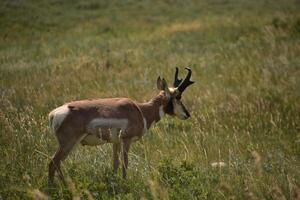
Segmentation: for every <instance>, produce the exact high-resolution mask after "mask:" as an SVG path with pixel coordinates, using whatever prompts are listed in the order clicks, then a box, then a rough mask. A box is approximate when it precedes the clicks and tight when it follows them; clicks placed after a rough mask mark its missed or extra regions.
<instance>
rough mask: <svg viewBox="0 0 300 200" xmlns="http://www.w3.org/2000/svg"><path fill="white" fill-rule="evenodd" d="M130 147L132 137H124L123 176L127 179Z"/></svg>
mask: <svg viewBox="0 0 300 200" xmlns="http://www.w3.org/2000/svg"><path fill="white" fill-rule="evenodd" d="M129 147H130V139H123V141H122V153H123V156H122V161H123V162H122V176H123V178H124V179H125V178H126V170H127V167H128V152H129Z"/></svg>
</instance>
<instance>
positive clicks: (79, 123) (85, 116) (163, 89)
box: [48, 67, 194, 184]
mask: <svg viewBox="0 0 300 200" xmlns="http://www.w3.org/2000/svg"><path fill="white" fill-rule="evenodd" d="M186 70H187V71H188V73H187V76H186V78H185V79H184V80H183V81H182V79H178V68H176V72H175V78H174V84H173V87H170V88H169V87H168V85H167V83H166V81H165V79H161V78H160V77H158V79H157V88H158V89H159V90H160V92H159V93H158V95H156V96H155V97H154V98H152V99H151V100H150V101H149V102H147V103H137V102H134V101H133V100H131V99H128V98H106V99H95V100H81V101H73V102H70V103H66V104H64V105H63V106H60V107H58V108H56V109H54V110H53V111H52V112H50V114H49V124H50V128H51V130H52V132H53V133H54V134H55V136H56V138H57V141H58V143H59V148H58V150H57V151H56V153H55V154H54V157H53V158H52V160H51V162H50V163H49V180H48V181H49V184H52V183H53V179H54V174H55V171H57V172H58V175H59V177H60V178H61V179H62V181H63V182H64V177H63V173H62V171H61V169H60V163H61V161H62V160H64V159H65V158H66V157H67V155H68V154H69V153H70V151H71V150H72V149H73V148H74V146H75V145H76V144H78V143H81V144H82V145H90V146H94V145H100V144H104V143H113V169H114V172H116V171H117V169H118V166H119V154H120V152H122V156H121V157H122V175H123V177H124V178H125V177H126V169H127V166H128V151H129V147H130V144H131V143H132V142H133V141H136V140H138V139H140V138H141V137H142V136H143V135H144V133H145V132H146V130H147V129H149V128H150V126H151V125H152V124H153V123H155V122H158V121H159V120H160V119H161V118H162V117H163V116H164V114H168V115H171V116H177V117H178V118H180V119H188V118H189V117H190V114H189V112H188V111H187V109H186V108H185V106H184V105H183V104H182V102H181V95H182V93H183V91H184V90H185V89H186V88H187V87H188V86H189V85H191V84H193V83H194V82H193V81H191V80H190V78H191V75H192V71H191V69H190V68H187V67H186Z"/></svg>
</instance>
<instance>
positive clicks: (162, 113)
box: [159, 106, 165, 118]
mask: <svg viewBox="0 0 300 200" xmlns="http://www.w3.org/2000/svg"><path fill="white" fill-rule="evenodd" d="M164 115H165V111H164V107H163V106H160V107H159V117H160V118H162V117H163V116H164Z"/></svg>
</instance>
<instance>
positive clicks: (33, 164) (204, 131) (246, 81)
mask: <svg viewBox="0 0 300 200" xmlns="http://www.w3.org/2000/svg"><path fill="white" fill-rule="evenodd" d="M0 13H2V14H1V16H0V40H1V42H0V92H1V93H0V132H1V134H0V157H1V162H0V199H1V198H2V199H24V198H35V199H46V198H48V197H51V198H53V199H71V198H73V199H76V198H83V199H297V198H298V199H299V196H300V189H299V187H300V182H299V180H300V167H299V166H300V157H299V155H300V148H299V146H300V145H299V140H300V134H299V131H300V128H299V127H300V104H299V102H300V88H299V85H300V68H299V66H300V60H299V55H300V45H299V44H300V43H299V41H300V40H299V39H300V15H299V13H300V12H299V5H298V4H297V2H296V1H295V2H294V1H286V0H280V1H276V3H275V2H273V1H268V0H264V1H244V0H239V1H238V0H227V1H224V0H210V1H184V2H183V1H174V2H173V1H138V2H135V1H131V0H129V1H126V2H122V1H110V2H109V3H108V2H105V1H93V0H89V1H39V2H35V1H3V2H2V5H1V7H0ZM187 65H188V66H191V67H192V68H193V71H194V74H193V80H194V81H195V82H196V84H194V85H193V86H191V87H190V88H189V89H187V91H186V92H185V94H184V97H183V101H184V103H185V104H186V105H187V107H188V108H189V110H190V111H191V114H192V118H191V119H190V120H188V121H180V120H178V119H173V118H170V117H166V118H164V119H163V120H161V121H160V122H159V123H158V124H156V125H155V126H154V127H152V129H151V130H150V131H149V132H148V133H147V134H146V135H145V136H144V138H143V139H142V140H141V141H139V142H136V143H135V144H133V146H132V149H131V151H130V157H129V159H130V161H129V163H130V166H129V170H128V172H129V175H128V179H127V180H122V178H121V177H120V175H113V173H112V170H111V162H112V161H111V157H112V156H111V154H112V150H111V146H110V145H104V146H99V147H81V146H78V148H77V149H76V150H75V151H74V152H73V153H72V154H71V155H70V156H69V157H68V159H67V160H66V161H65V162H64V164H63V169H64V171H65V173H66V174H67V175H68V177H69V184H68V186H67V187H65V186H63V185H61V183H59V182H58V181H57V183H56V185H55V187H52V188H49V187H48V186H47V165H48V162H49V159H50V157H51V156H52V154H53V153H54V152H55V150H56V148H57V143H56V141H55V138H54V136H53V135H52V134H50V131H49V130H48V121H47V115H48V112H49V111H50V110H52V109H53V108H55V107H57V106H59V105H61V104H63V103H65V102H68V101H72V100H76V99H85V98H102V97H116V96H126V97H130V98H132V99H135V100H136V101H140V102H142V101H146V100H148V99H150V98H151V97H152V96H153V95H155V94H156V92H157V91H156V89H155V80H156V78H157V76H159V75H160V76H163V77H165V78H166V79H167V80H168V82H169V83H172V77H173V73H174V68H175V66H187ZM183 71H184V70H183V69H181V74H180V75H181V76H184V72H183ZM219 162H224V163H225V166H224V167H221V165H218V163H219ZM212 163H217V164H213V166H215V167H213V166H212Z"/></svg>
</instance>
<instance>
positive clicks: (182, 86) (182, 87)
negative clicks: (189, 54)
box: [178, 67, 194, 93]
mask: <svg viewBox="0 0 300 200" xmlns="http://www.w3.org/2000/svg"><path fill="white" fill-rule="evenodd" d="M185 69H186V70H187V71H188V74H187V75H186V77H185V79H184V81H183V82H182V83H181V84H180V85H179V86H178V91H179V92H180V93H183V92H184V90H185V89H186V88H187V87H188V86H189V85H192V84H193V83H194V81H191V80H190V79H191V76H192V70H191V68H189V67H186V68H185Z"/></svg>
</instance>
